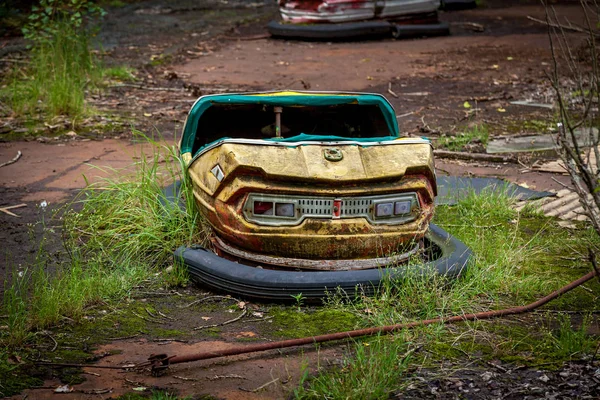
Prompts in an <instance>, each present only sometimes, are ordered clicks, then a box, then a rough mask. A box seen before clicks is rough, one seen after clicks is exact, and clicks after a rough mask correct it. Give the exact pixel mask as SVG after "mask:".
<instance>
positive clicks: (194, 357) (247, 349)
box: [146, 270, 597, 370]
mask: <svg viewBox="0 0 600 400" xmlns="http://www.w3.org/2000/svg"><path fill="white" fill-rule="evenodd" d="M596 275H597V273H596V271H595V270H594V271H592V272H590V273H589V274H587V275H585V276H582V277H581V278H579V279H577V280H575V281H573V282H571V283H569V284H568V285H566V286H564V287H562V288H560V289H558V290H556V291H554V292H552V293H550V294H549V295H547V296H545V297H542V298H541V299H539V300H537V301H535V302H533V303H530V304H527V305H525V306H518V307H511V308H505V309H502V310H495V311H485V312H480V313H475V314H464V315H455V316H452V317H441V318H434V319H427V320H421V321H414V322H408V323H404V324H397V325H388V326H381V327H377V328H366V329H358V330H354V331H345V332H337V333H331V334H327V335H319V336H311V337H305V338H300V339H290V340H282V341H279V342H270V343H262V344H256V345H251V346H240V347H234V348H231V349H227V350H219V351H209V352H205V353H197V354H186V355H181V356H171V357H169V356H166V355H158V356H157V355H154V356H151V357H150V359H149V363H150V364H151V365H152V368H153V370H159V369H164V368H166V367H167V366H168V365H169V364H180V363H185V362H191V361H199V360H208V359H211V358H218V357H227V356H235V355H239V354H246V353H254V352H258V351H266V350H274V349H283V348H286V347H296V346H302V345H306V344H313V343H323V342H329V341H333V340H341V339H348V338H355V337H361V336H373V335H378V334H381V333H391V332H395V331H398V330H401V329H410V328H414V327H417V326H426V325H432V324H437V323H444V324H451V323H454V322H460V321H474V320H484V319H491V318H497V317H505V316H508V315H515V314H522V313H525V312H529V311H532V310H534V309H536V308H538V307H541V306H543V305H544V304H546V303H549V302H550V301H552V300H554V299H556V298H557V297H559V296H561V295H563V294H565V293H567V292H568V291H570V290H572V289H574V288H576V287H578V286H580V285H582V284H584V283H585V282H587V281H589V280H590V279H593V278H594V277H595V276H596ZM147 364H148V363H146V365H147Z"/></svg>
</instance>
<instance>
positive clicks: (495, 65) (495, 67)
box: [492, 64, 500, 69]
mask: <svg viewBox="0 0 600 400" xmlns="http://www.w3.org/2000/svg"><path fill="white" fill-rule="evenodd" d="M499 68H500V66H499V65H498V64H494V65H492V69H499Z"/></svg>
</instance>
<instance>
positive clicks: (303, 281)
mask: <svg viewBox="0 0 600 400" xmlns="http://www.w3.org/2000/svg"><path fill="white" fill-rule="evenodd" d="M427 237H428V239H429V240H430V241H432V242H433V243H435V244H436V245H437V246H438V247H439V248H440V249H441V253H442V254H441V256H440V257H439V258H438V259H437V260H435V261H430V262H426V263H423V264H419V265H403V266H399V267H393V268H392V267H390V268H380V269H369V270H354V271H285V270H270V269H262V268H256V267H251V266H248V265H244V264H239V263H236V262H233V261H230V260H227V259H225V258H222V257H219V256H218V255H216V254H214V253H212V252H211V251H208V250H206V249H204V248H194V249H191V248H186V247H180V248H178V249H177V250H176V251H175V255H174V256H175V261H176V262H181V263H183V264H185V266H186V267H187V269H188V271H189V274H190V277H191V278H192V280H193V281H195V282H197V283H199V284H201V285H204V286H207V287H209V288H211V289H216V290H219V291H226V292H229V293H235V294H236V295H239V296H242V297H247V298H255V299H262V300H274V301H282V300H283V301H285V300H288V301H289V300H291V299H292V296H294V295H299V294H302V296H303V297H304V298H306V299H307V300H316V299H321V298H323V297H326V296H327V295H328V294H329V293H335V292H336V291H337V290H338V288H339V289H341V290H343V291H344V292H345V293H346V294H347V295H348V296H350V297H353V296H354V295H356V294H357V293H364V294H366V295H371V294H373V293H374V292H375V291H376V290H377V288H378V287H379V284H380V283H381V281H382V279H384V278H385V277H386V276H390V277H392V278H394V277H402V276H404V275H405V274H406V273H407V272H409V271H411V273H420V274H429V273H438V274H440V275H443V276H447V277H449V278H454V277H458V276H459V275H460V274H461V273H463V272H464V270H465V268H466V267H467V263H468V261H469V259H470V257H471V251H470V250H469V249H468V248H467V246H465V244H464V243H462V242H461V241H459V240H458V239H456V238H455V237H453V236H451V235H450V234H448V233H447V232H446V231H444V230H443V229H442V228H440V227H438V226H437V225H435V224H431V225H430V228H429V233H428V236H427Z"/></svg>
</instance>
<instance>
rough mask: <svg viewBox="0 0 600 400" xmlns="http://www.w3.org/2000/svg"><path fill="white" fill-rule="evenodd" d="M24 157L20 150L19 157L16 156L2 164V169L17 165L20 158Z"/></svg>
mask: <svg viewBox="0 0 600 400" xmlns="http://www.w3.org/2000/svg"><path fill="white" fill-rule="evenodd" d="M22 155H23V153H21V150H18V151H17V155H16V156H14V157H13V158H12V159H11V160H8V161H7V162H4V163H2V164H0V168H2V167H6V166H7V165H10V164H14V163H16V162H17V161H19V158H21V156H22Z"/></svg>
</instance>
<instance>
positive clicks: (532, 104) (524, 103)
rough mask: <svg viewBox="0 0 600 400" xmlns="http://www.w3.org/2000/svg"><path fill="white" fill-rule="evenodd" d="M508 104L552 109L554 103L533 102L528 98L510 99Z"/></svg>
mask: <svg viewBox="0 0 600 400" xmlns="http://www.w3.org/2000/svg"><path fill="white" fill-rule="evenodd" d="M510 104H512V105H515V106H527V107H539V108H547V109H549V110H552V109H554V105H552V104H544V103H535V102H533V101H529V100H518V101H511V102H510Z"/></svg>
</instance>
